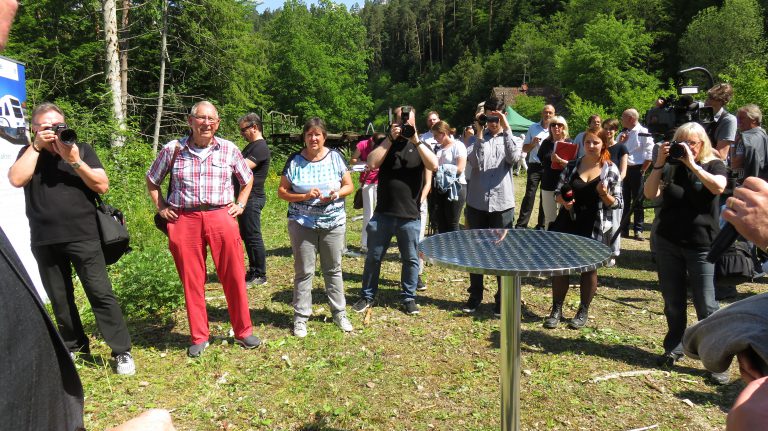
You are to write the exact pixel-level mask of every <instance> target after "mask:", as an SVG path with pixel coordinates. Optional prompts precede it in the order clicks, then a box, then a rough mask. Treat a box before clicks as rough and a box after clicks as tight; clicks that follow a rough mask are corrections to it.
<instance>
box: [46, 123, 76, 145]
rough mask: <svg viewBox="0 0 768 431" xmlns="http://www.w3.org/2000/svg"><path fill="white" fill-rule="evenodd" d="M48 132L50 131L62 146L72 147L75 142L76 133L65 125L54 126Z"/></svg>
mask: <svg viewBox="0 0 768 431" xmlns="http://www.w3.org/2000/svg"><path fill="white" fill-rule="evenodd" d="M48 130H52V131H53V133H55V134H56V136H58V137H59V141H61V143H62V144H64V145H74V144H75V143H76V142H77V133H75V131H74V130H73V129H70V128H69V127H68V126H67V125H66V124H65V123H58V124H54V125H53V126H51V127H50V128H49V129H48Z"/></svg>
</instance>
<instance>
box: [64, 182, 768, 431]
mask: <svg viewBox="0 0 768 431" xmlns="http://www.w3.org/2000/svg"><path fill="white" fill-rule="evenodd" d="M523 183H524V178H518V188H517V190H518V194H522V190H523ZM276 187H277V177H276V176H275V175H272V177H271V178H270V179H269V182H268V185H267V189H268V190H269V191H270V195H269V200H268V203H267V207H266V209H265V212H264V219H263V226H264V229H265V241H266V246H267V250H268V261H267V265H268V273H269V283H268V284H267V285H266V286H262V287H255V288H252V289H250V290H249V291H248V292H249V297H250V304H251V316H252V318H253V322H254V325H255V332H256V334H257V335H258V336H260V337H261V338H262V339H263V340H264V341H265V345H264V346H263V347H262V348H259V349H257V350H255V351H246V350H243V349H241V348H239V347H237V346H235V345H233V343H232V339H231V338H230V337H229V330H230V325H229V322H228V317H227V312H226V304H225V302H224V300H223V293H222V291H221V288H220V287H219V286H218V285H217V284H216V283H211V284H209V285H208V288H207V295H208V297H209V317H210V325H211V333H212V336H213V343H212V346H211V347H210V348H209V349H208V350H207V351H206V352H205V354H204V355H203V357H202V358H200V359H198V360H191V359H188V358H187V357H186V355H185V349H186V347H187V345H188V326H187V321H186V314H185V311H184V309H183V307H174V308H172V309H169V310H166V309H163V308H157V309H156V311H152V312H149V313H147V314H146V315H143V316H142V317H141V318H138V317H134V316H132V317H131V318H130V319H129V327H130V330H131V333H132V336H133V341H134V348H133V353H134V357H135V359H136V364H137V374H136V375H135V376H133V377H121V376H116V375H114V374H113V373H112V371H111V369H110V367H109V366H108V365H107V364H106V363H105V361H106V359H107V358H108V355H109V349H108V347H107V346H106V345H105V344H104V343H103V341H102V340H101V338H100V336H99V335H98V334H97V333H96V328H95V325H93V323H92V322H93V318H92V316H90V315H88V314H89V312H88V311H86V310H87V305H86V304H83V306H82V308H81V310H82V312H83V314H86V315H87V316H86V321H87V322H90V323H89V328H90V329H91V330H92V332H93V333H94V334H93V336H92V342H93V344H92V346H93V350H94V352H95V353H96V354H98V355H101V356H100V358H97V359H100V360H98V361H96V363H86V362H83V361H79V362H78V369H79V372H80V375H81V379H82V381H83V384H84V386H85V396H86V400H85V406H86V408H85V412H86V426H87V427H88V428H89V429H104V428H107V427H109V426H114V425H116V424H118V423H120V422H122V421H124V420H127V419H129V418H130V417H132V416H135V415H136V414H138V413H139V412H141V411H143V410H145V409H148V408H153V407H160V408H166V409H169V410H171V411H172V416H173V419H174V422H175V424H176V426H177V428H178V429H180V430H495V429H499V427H500V395H499V325H498V321H497V320H496V319H494V318H493V316H492V307H491V303H489V302H488V301H492V296H493V295H492V293H493V292H488V293H487V294H486V303H485V304H484V305H483V307H482V308H481V309H480V311H479V312H478V314H477V315H475V316H466V315H463V314H461V313H460V312H458V309H459V308H460V307H461V305H463V303H464V301H465V300H466V295H467V294H466V291H465V289H466V286H467V285H468V283H469V280H468V277H467V274H465V273H461V272H458V271H453V270H447V269H444V268H440V267H436V266H428V267H427V268H426V270H425V274H424V277H425V280H426V282H427V284H428V286H429V288H428V290H427V291H426V292H423V293H420V297H419V303H420V304H421V307H422V313H421V314H420V315H419V316H416V317H411V316H406V315H405V314H403V313H402V312H401V311H399V310H398V309H397V307H396V305H397V302H398V280H399V263H398V262H397V260H396V255H395V254H394V253H390V255H389V256H388V260H387V261H386V262H385V263H384V264H383V268H382V278H383V283H382V290H381V291H380V295H379V298H377V299H378V303H379V306H378V307H376V308H374V311H373V313H372V319H371V323H370V325H368V326H366V325H364V324H363V322H362V321H361V319H360V316H359V315H357V314H355V313H352V312H350V314H351V320H352V323H353V324H354V325H355V331H354V332H353V333H351V334H348V335H345V334H343V333H342V332H341V331H340V330H338V328H336V327H335V326H334V324H333V322H332V321H331V315H330V311H329V308H328V305H327V299H326V297H325V293H324V290H323V285H322V278H321V277H320V276H319V274H317V276H316V277H315V287H316V290H315V292H314V294H313V302H314V311H315V315H314V316H313V318H312V319H311V320H310V323H309V336H308V337H307V338H305V339H296V338H294V337H292V336H291V333H290V329H291V327H290V324H291V321H292V307H291V304H290V303H291V291H292V277H293V267H292V257H291V252H290V246H289V241H288V237H287V232H286V218H285V215H286V204H285V203H284V202H282V201H280V200H278V199H277V198H276V196H275V189H276ZM521 201H522V196H519V197H518V201H517V202H518V203H519V202H521ZM350 207H351V205H350ZM128 211H130V209H128ZM357 213H358V212H357V211H351V212H350V215H356V214H357ZM129 214H130V212H129ZM650 219H651V215H650V213H649V214H648V217H647V220H648V221H650ZM533 220H535V215H534V218H533ZM360 226H361V224H360V221H355V222H350V224H349V227H348V233H347V241H348V243H349V244H350V245H351V246H354V247H357V246H358V244H359V236H360V235H359V234H360ZM158 235H159V233H158ZM624 246H625V250H624V252H623V253H622V256H621V257H620V258H619V259H618V266H617V267H616V268H607V269H601V270H600V271H599V283H600V284H599V289H598V294H597V297H596V298H595V300H594V302H593V306H592V308H591V310H590V312H591V319H590V321H589V324H588V327H587V328H585V329H582V330H580V331H574V330H569V329H566V328H559V329H556V330H545V329H543V328H542V326H541V321H542V319H543V317H544V316H546V315H547V314H548V312H549V307H550V281H549V280H548V279H539V278H524V279H523V287H522V298H523V301H524V304H523V310H524V316H523V323H522V341H521V346H520V347H521V350H522V367H523V369H524V370H525V371H524V375H523V377H522V390H521V415H522V427H523V429H529V430H556V429H559V430H571V429H586V430H593V429H599V430H628V429H633V428H639V427H644V426H649V425H654V424H658V426H659V428H658V429H660V430H709V429H722V428H723V426H724V423H725V422H724V421H725V415H726V412H727V410H728V408H729V407H730V405H731V403H732V402H733V399H734V398H735V396H736V394H737V393H738V391H739V390H740V389H741V388H742V385H741V383H733V384H730V385H727V386H724V387H716V386H713V385H711V384H709V383H708V382H707V381H706V373H705V371H704V370H703V369H702V367H701V364H700V363H699V362H698V361H694V360H691V359H686V360H684V361H683V362H682V363H681V366H680V367H679V368H677V369H676V370H674V371H673V372H671V373H669V374H662V373H655V374H650V375H646V376H639V377H625V378H618V379H612V380H608V381H603V382H599V383H591V382H590V381H589V379H590V378H592V377H597V376H602V375H606V374H610V373H614V372H621V371H630V370H639V369H648V368H653V365H654V359H655V357H656V355H657V354H659V353H661V350H662V349H661V347H660V346H661V340H662V337H663V335H664V332H665V327H666V326H665V322H664V316H663V314H662V299H661V295H660V293H659V292H658V291H657V286H656V284H657V281H656V280H657V278H656V273H655V271H654V269H653V266H652V265H651V262H650V254H649V251H648V242H647V241H645V242H636V241H633V240H626V241H624ZM136 261H137V262H138V261H141V259H136ZM155 264H156V265H157V264H159V265H164V266H168V265H170V268H171V269H173V266H172V265H173V263H172V261H171V259H170V255H169V254H168V253H167V251H165V250H161V251H159V252H157V256H156V257H155ZM343 265H344V277H345V285H346V292H347V299H348V302H349V304H351V303H352V302H354V300H356V299H357V297H358V294H359V290H360V279H361V273H362V267H363V259H360V258H346V257H345V258H344V264H343ZM113 271H117V272H120V271H125V270H121V269H120V268H119V267H118V268H116V269H114V270H113ZM210 272H212V266H211V267H210ZM117 275H119V274H117ZM117 275H116V279H119V277H117ZM145 276H146V274H145ZM123 279H124V280H129V278H123ZM123 279H121V280H123ZM130 279H131V280H133V279H135V278H130ZM139 279H140V280H141V279H142V278H139ZM575 282H577V281H576V278H575V277H574V278H573V279H572V283H575ZM175 286H176V287H175V288H176V289H179V290H180V289H181V287H180V285H178V283H177V284H175ZM486 286H488V287H489V288H490V287H491V286H495V282H492V281H491V279H490V278H488V279H487V280H486ZM120 287H121V286H117V285H116V289H119V288H120ZM140 287H141V286H133V288H134V290H136V288H140ZM494 288H495V287H494ZM767 290H768V289H766V285H765V284H763V283H762V282H761V283H756V284H745V285H741V286H740V292H742V293H744V294H751V293H758V292H765V291H767ZM83 302H85V301H84V300H82V296H81V303H83ZM577 306H578V289H572V291H571V292H570V294H569V296H568V300H567V302H566V307H565V315H566V317H571V316H572V315H573V314H574V313H575V312H576V307H577ZM689 315H690V320H691V321H693V320H694V319H695V315H694V313H693V308H692V306H691V307H690V308H689ZM731 371H732V376H733V378H734V379H736V378H737V374H738V371H737V367H736V366H733V367H732V369H731ZM685 399H687V400H690V401H691V402H692V403H693V407H690V406H689V405H687V404H686V403H684V402H683V400H685Z"/></svg>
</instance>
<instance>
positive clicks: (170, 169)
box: [165, 141, 181, 200]
mask: <svg viewBox="0 0 768 431" xmlns="http://www.w3.org/2000/svg"><path fill="white" fill-rule="evenodd" d="M179 151H181V144H179V141H176V146H175V147H174V148H173V156H171V164H170V165H168V173H173V165H175V164H176V156H178V155H179ZM172 186H173V178H168V193H167V194H166V195H165V199H166V200H168V197H170V196H171V190H172V188H173V187H172Z"/></svg>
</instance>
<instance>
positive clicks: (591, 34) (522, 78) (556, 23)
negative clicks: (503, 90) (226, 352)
mask: <svg viewBox="0 0 768 431" xmlns="http://www.w3.org/2000/svg"><path fill="white" fill-rule="evenodd" d="M119 3H120V5H121V6H122V8H121V10H120V11H119V12H118V18H119V19H118V21H119V22H122V23H123V24H122V25H121V28H120V36H121V41H122V43H121V47H122V49H123V50H124V51H125V52H126V53H127V61H126V63H125V64H126V65H127V93H128V97H127V101H128V102H127V105H128V115H129V117H130V120H129V128H130V138H132V142H134V143H135V144H136V145H141V143H143V142H148V141H149V137H150V136H151V134H152V129H153V128H154V123H155V117H156V115H157V112H156V109H157V104H158V101H157V96H158V90H159V78H160V77H159V74H160V59H161V53H160V36H161V34H162V32H163V26H162V22H163V19H162V18H163V10H164V8H163V6H164V4H165V6H166V8H167V22H168V25H167V38H168V55H167V57H166V61H167V68H166V72H165V86H164V88H165V96H164V98H163V100H164V104H165V108H166V109H165V111H164V113H163V116H162V119H161V120H162V121H161V125H162V127H161V136H162V139H161V140H167V139H168V138H170V137H172V136H175V135H178V134H179V133H183V132H184V130H185V129H186V126H185V122H184V115H183V114H184V112H186V111H187V110H188V108H189V106H191V105H192V103H194V102H195V101H196V100H199V99H202V98H207V99H211V100H213V101H214V102H215V103H217V104H218V106H219V107H220V109H221V111H222V117H223V118H224V121H223V122H222V133H223V134H224V135H226V136H228V137H230V138H233V137H236V136H237V133H236V132H237V130H236V128H235V125H234V120H235V119H236V118H237V117H238V116H239V115H242V114H243V113H244V112H247V111H256V112H260V113H267V112H269V111H273V110H274V111H280V112H283V113H287V114H291V115H294V116H296V117H297V120H298V122H299V124H300V123H301V122H302V121H303V120H304V119H305V118H308V117H310V116H320V117H322V118H324V119H326V121H327V122H328V124H329V126H330V128H331V129H332V130H336V131H341V130H350V129H351V130H358V131H363V130H364V128H365V126H366V125H367V123H368V122H369V121H374V123H375V125H376V126H377V127H378V128H379V129H381V128H382V127H383V125H384V124H383V123H385V122H386V110H387V108H388V107H391V106H396V105H399V104H403V103H410V104H413V105H415V106H416V107H417V109H418V110H419V111H420V112H426V111H427V110H431V109H435V110H438V111H439V112H440V113H441V114H442V116H443V118H446V119H448V120H449V121H451V122H455V123H457V124H463V123H464V122H466V121H467V120H468V118H470V116H471V114H472V110H473V109H475V106H476V104H477V103H478V102H479V101H481V100H483V99H484V98H485V97H487V96H488V95H489V93H490V89H491V88H492V87H495V86H506V87H519V86H520V85H521V84H522V83H524V82H525V83H527V84H528V85H529V87H531V88H545V89H546V90H547V91H546V94H547V95H548V97H549V98H550V99H551V101H554V102H555V104H556V105H557V107H558V109H559V110H560V111H561V112H564V113H565V114H566V116H569V115H570V114H575V113H576V112H579V113H580V114H581V113H582V112H584V111H585V110H590V109H593V110H596V111H600V112H605V113H606V114H608V115H616V114H618V113H619V112H620V111H621V110H622V109H624V108H626V107H628V106H635V107H637V108H638V109H640V110H641V111H642V110H644V109H645V108H646V107H648V106H650V105H651V104H652V102H653V100H655V98H656V97H657V96H658V95H661V94H666V93H668V92H669V91H671V86H670V83H671V81H675V80H676V79H677V76H676V72H677V70H679V69H682V68H686V67H691V66H704V67H707V68H709V69H710V70H711V71H712V72H713V73H714V74H716V79H726V78H727V79H730V80H732V81H733V83H734V84H737V88H736V93H737V96H736V100H737V101H739V103H743V102H748V101H755V102H760V100H756V99H749V98H746V99H745V98H744V97H740V96H739V93H741V94H743V95H747V94H748V95H754V96H755V97H758V96H759V95H760V94H762V93H761V92H760V82H755V81H753V80H750V79H749V77H750V76H755V74H756V75H757V77H760V76H765V70H766V56H765V54H764V48H765V46H766V44H765V36H764V34H765V32H764V29H765V11H764V10H763V9H762V7H761V4H759V3H758V1H757V0H720V1H718V0H695V1H694V0H686V1H674V0H626V1H625V0H621V1H620V0H598V1H592V0H567V1H566V0H542V1H530V0H503V1H502V0H468V1H458V0H389V1H383V0H373V1H371V0H367V1H365V3H364V4H362V6H355V7H353V8H352V9H351V10H347V8H346V7H345V6H343V5H339V4H335V3H333V2H332V1H330V0H322V1H320V2H319V4H317V5H313V6H307V4H306V3H305V2H304V1H302V0H287V1H286V2H285V3H284V5H283V6H282V7H281V8H278V9H277V10H265V11H263V12H260V13H259V12H257V6H258V4H259V3H260V2H259V1H257V0H198V1H194V2H192V1H188V0H182V1H174V2H167V3H166V0H148V1H143V0H142V1H136V0H122V1H120V2H119ZM101 7H102V5H101V2H100V1H99V0H88V1H84V2H68V1H64V0H40V1H35V2H24V3H23V4H22V6H21V8H20V11H19V13H18V17H17V20H16V23H15V25H14V28H13V33H12V37H11V43H10V47H9V49H8V50H7V51H6V53H5V54H6V55H8V56H10V57H11V58H15V59H18V60H21V61H23V62H25V63H26V64H27V67H28V69H27V79H28V81H27V82H28V92H29V97H28V102H29V104H31V105H34V104H35V103H38V102H40V101H44V100H55V101H58V102H59V103H62V104H63V105H65V106H67V107H68V108H69V109H68V113H69V114H70V116H71V117H72V119H73V123H75V124H78V125H80V124H82V125H83V126H87V129H88V131H86V132H85V133H86V134H89V135H90V136H89V138H91V140H92V141H93V142H96V143H97V144H100V143H106V142H108V141H109V139H108V136H109V134H110V133H111V131H112V130H114V128H115V125H114V121H113V117H114V116H113V115H112V113H111V111H110V101H109V93H108V91H109V90H108V89H109V87H108V86H107V85H106V83H105V71H104V69H105V59H104V42H103V31H104V29H103V27H104V23H103V22H102V15H101ZM126 14H127V15H126ZM735 23H738V25H736V24H735ZM746 71H748V73H747V72H746ZM693 79H695V80H697V78H695V77H694V78H693ZM699 83H700V84H706V83H705V82H703V81H701V82H699ZM522 103H523V104H524V103H525V102H522ZM580 104H584V105H580ZM734 106H735V105H734ZM521 108H522V109H523V110H526V108H524V107H521ZM525 115H528V116H529V117H530V116H532V113H530V112H526V113H525ZM534 115H535V113H534ZM573 121H574V122H575V123H576V124H581V123H582V122H583V121H582V120H581V119H573ZM293 126H295V125H293ZM81 128H83V127H81ZM270 130H271V129H270ZM129 142H131V141H130V140H129Z"/></svg>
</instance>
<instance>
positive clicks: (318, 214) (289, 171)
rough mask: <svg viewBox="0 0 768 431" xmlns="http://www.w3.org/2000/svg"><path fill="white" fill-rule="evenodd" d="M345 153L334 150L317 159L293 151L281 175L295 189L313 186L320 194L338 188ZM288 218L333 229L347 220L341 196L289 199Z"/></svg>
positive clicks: (300, 191) (300, 189) (312, 225)
mask: <svg viewBox="0 0 768 431" xmlns="http://www.w3.org/2000/svg"><path fill="white" fill-rule="evenodd" d="M347 170H348V168H347V163H346V161H345V160H344V157H343V156H342V155H341V153H339V152H338V151H336V150H329V151H328V154H326V155H325V157H323V158H322V159H320V160H318V161H316V162H310V161H309V160H307V159H305V158H304V156H302V155H301V153H300V152H299V153H294V154H292V155H291V157H289V158H288V161H287V162H285V167H284V168H283V175H284V176H285V177H286V178H287V179H288V181H289V182H290V183H291V191H292V192H294V193H307V192H309V191H310V190H312V189H313V188H318V189H320V192H321V193H322V195H323V196H327V195H328V194H329V193H330V192H331V191H338V190H339V189H340V188H341V179H342V178H343V177H344V174H345V173H346V172H347ZM288 220H294V221H296V222H297V223H299V224H300V225H302V226H304V227H307V228H310V229H333V228H335V227H337V226H341V225H343V224H345V223H346V222H347V214H346V211H345V210H344V199H343V198H339V199H336V200H334V201H331V202H323V201H321V200H320V198H315V199H308V200H306V201H300V202H289V203H288Z"/></svg>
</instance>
